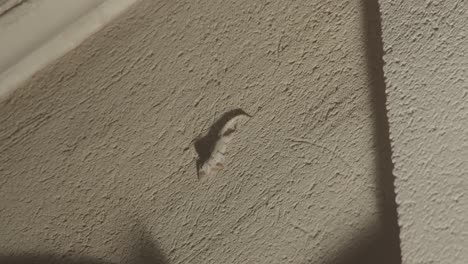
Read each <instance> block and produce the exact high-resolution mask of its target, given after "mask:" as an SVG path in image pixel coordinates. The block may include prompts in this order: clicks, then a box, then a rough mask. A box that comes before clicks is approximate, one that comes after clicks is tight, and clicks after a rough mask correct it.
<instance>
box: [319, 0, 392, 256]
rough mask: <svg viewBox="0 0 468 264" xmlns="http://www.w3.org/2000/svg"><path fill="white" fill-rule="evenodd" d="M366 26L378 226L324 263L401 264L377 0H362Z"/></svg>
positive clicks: (364, 24)
mask: <svg viewBox="0 0 468 264" xmlns="http://www.w3.org/2000/svg"><path fill="white" fill-rule="evenodd" d="M361 6H362V8H363V10H362V14H363V24H362V25H363V28H364V34H365V35H364V38H365V41H366V42H365V47H366V60H367V72H368V83H369V89H370V90H369V94H370V100H371V106H372V111H373V116H374V119H375V120H374V122H373V123H374V127H373V129H374V135H375V136H374V139H373V140H374V144H375V148H376V155H375V160H374V162H375V166H376V171H377V174H376V175H375V176H376V182H377V187H378V191H379V195H378V205H379V208H380V212H381V213H380V216H379V219H378V220H379V228H378V229H376V230H366V231H368V232H367V234H366V235H364V234H363V235H362V236H361V237H356V238H355V239H354V240H353V241H352V242H351V243H349V244H348V245H347V246H346V247H345V248H340V249H338V251H337V252H339V253H338V254H336V255H334V256H330V257H329V258H328V259H325V260H324V262H323V263H336V264H354V263H356V264H357V263H359V264H367V263H369V264H373V263H388V264H398V263H401V250H400V239H399V227H398V218H397V217H398V216H397V205H396V202H395V190H394V176H393V173H392V170H393V163H392V160H391V145H390V138H389V124H388V119H387V113H386V107H385V106H386V94H385V89H386V86H385V79H384V72H383V65H384V62H383V43H382V29H381V20H380V10H379V4H378V1H377V0H363V1H362V3H361Z"/></svg>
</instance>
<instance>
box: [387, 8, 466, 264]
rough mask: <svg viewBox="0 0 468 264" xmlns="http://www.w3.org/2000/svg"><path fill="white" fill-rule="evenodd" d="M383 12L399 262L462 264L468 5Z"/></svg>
mask: <svg viewBox="0 0 468 264" xmlns="http://www.w3.org/2000/svg"><path fill="white" fill-rule="evenodd" d="M381 10H382V19H383V20H382V23H383V39H384V48H385V53H386V55H385V56H384V59H385V62H386V65H385V77H386V80H387V87H388V89H387V91H388V115H389V122H390V132H391V139H392V149H393V161H394V163H395V170H394V174H395V176H396V192H397V203H398V205H399V207H398V208H399V209H398V212H399V224H400V226H401V243H402V255H403V260H404V263H466V262H467V260H468V196H467V191H468V140H467V139H468V21H467V17H468V3H467V2H466V1H425V2H424V3H420V2H415V1H413V2H411V1H407V2H404V1H381Z"/></svg>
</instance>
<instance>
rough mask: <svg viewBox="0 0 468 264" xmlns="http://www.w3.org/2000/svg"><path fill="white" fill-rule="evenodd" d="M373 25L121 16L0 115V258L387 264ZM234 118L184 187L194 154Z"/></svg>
mask: <svg viewBox="0 0 468 264" xmlns="http://www.w3.org/2000/svg"><path fill="white" fill-rule="evenodd" d="M375 10H376V6H375V5H371V6H370V7H369V6H368V4H365V5H363V4H362V3H361V2H357V1H321V0H320V1H318V0H317V1H310V0H307V1H306V0H304V1H251V0H245V1H197V2H193V1H186V2H183V1H141V2H140V3H138V4H137V5H135V6H133V7H132V8H131V9H130V10H128V12H126V13H125V14H124V15H123V16H121V17H120V18H119V19H117V20H115V21H114V22H113V23H111V24H110V25H109V26H107V27H106V28H105V29H103V30H102V31H100V32H99V33H98V34H95V35H94V36H92V37H90V38H89V39H88V40H87V41H85V42H84V43H83V44H82V45H81V46H80V47H78V48H77V49H75V50H73V51H72V52H70V53H68V54H67V55H66V56H64V57H63V58H61V59H60V60H58V61H56V62H54V63H52V64H50V65H49V66H48V67H46V68H45V69H43V70H41V71H40V72H38V73H37V74H36V75H35V76H33V77H32V78H31V79H30V80H28V81H27V82H26V83H25V84H24V85H23V86H22V87H21V88H20V89H18V90H16V91H15V92H14V94H13V95H12V96H11V97H10V98H8V100H6V101H3V102H1V103H0V124H1V126H0V212H1V218H0V254H1V256H3V257H9V256H16V257H18V258H20V257H22V256H23V257H25V258H26V257H31V258H32V257H34V256H36V257H39V256H40V257H43V258H47V257H48V256H66V257H67V259H68V260H69V261H70V260H78V259H81V258H84V257H86V258H89V259H91V258H92V259H95V260H99V259H100V260H102V261H109V262H113V263H131V262H133V263H136V262H138V261H139V262H138V263H143V262H144V261H147V263H150V262H151V261H152V260H155V259H164V260H162V262H164V263H366V261H367V262H368V263H385V262H387V263H397V262H398V259H399V249H398V232H397V231H396V230H395V229H394V226H393V222H392V221H391V220H392V219H393V220H394V218H393V216H392V215H393V214H392V210H391V209H392V208H391V204H392V201H393V199H392V194H391V191H390V192H386V191H385V190H387V189H389V190H391V187H392V186H391V181H390V184H389V178H388V177H389V176H391V175H390V174H389V173H388V172H389V170H390V169H391V165H390V164H389V156H388V148H387V146H386V144H387V143H386V141H385V138H387V137H386V134H385V133H386V132H385V124H384V122H382V120H383V119H384V115H382V113H384V112H382V111H381V109H380V110H379V109H377V108H378V106H379V105H381V106H383V104H378V102H381V100H382V94H381V92H379V91H382V90H381V88H383V86H382V78H381V76H380V75H381V72H379V70H378V68H379V67H378V66H379V65H378V64H379V60H378V59H375V58H378V56H375V55H376V54H374V53H372V52H373V51H378V45H377V48H375V47H372V48H369V45H371V44H372V43H374V41H375V38H374V37H372V38H370V37H369V35H373V33H375V32H373V30H375V25H377V26H378V22H377V21H378V20H377V19H375V18H376V15H375V13H374V12H373V11H375ZM371 11H372V12H371ZM373 36H374V35H373ZM377 44H378V43H377ZM377 55H378V54H377ZM374 59H375V60H374ZM374 61H376V62H377V65H374V64H373V63H374ZM374 74H375V75H376V76H374ZM379 100H380V101H379ZM376 102H377V103H376ZM233 108H242V109H244V110H245V111H246V112H248V113H249V114H251V115H253V117H252V118H251V119H250V120H249V121H248V122H246V123H245V124H243V125H241V126H240V127H239V129H238V131H237V132H236V133H235V135H234V139H233V141H232V142H231V143H230V145H229V146H228V154H227V160H226V164H225V167H226V168H225V170H223V171H222V172H220V173H219V174H218V175H216V176H214V177H208V178H205V179H203V180H198V179H197V176H196V171H195V162H194V159H195V157H196V154H195V151H194V149H193V147H192V145H191V142H192V140H193V139H194V138H195V137H196V136H198V135H200V134H203V133H204V132H205V131H206V129H208V127H209V126H210V125H211V124H212V123H213V122H214V121H215V120H216V118H218V117H219V116H220V115H221V114H222V113H224V112H226V111H228V110H230V109H233ZM382 127H383V128H384V129H382ZM382 131H384V132H382ZM388 187H390V188H388ZM389 208H390V209H389ZM395 221H396V220H395ZM372 255H374V256H372ZM1 256H0V257H1ZM93 263H94V262H93Z"/></svg>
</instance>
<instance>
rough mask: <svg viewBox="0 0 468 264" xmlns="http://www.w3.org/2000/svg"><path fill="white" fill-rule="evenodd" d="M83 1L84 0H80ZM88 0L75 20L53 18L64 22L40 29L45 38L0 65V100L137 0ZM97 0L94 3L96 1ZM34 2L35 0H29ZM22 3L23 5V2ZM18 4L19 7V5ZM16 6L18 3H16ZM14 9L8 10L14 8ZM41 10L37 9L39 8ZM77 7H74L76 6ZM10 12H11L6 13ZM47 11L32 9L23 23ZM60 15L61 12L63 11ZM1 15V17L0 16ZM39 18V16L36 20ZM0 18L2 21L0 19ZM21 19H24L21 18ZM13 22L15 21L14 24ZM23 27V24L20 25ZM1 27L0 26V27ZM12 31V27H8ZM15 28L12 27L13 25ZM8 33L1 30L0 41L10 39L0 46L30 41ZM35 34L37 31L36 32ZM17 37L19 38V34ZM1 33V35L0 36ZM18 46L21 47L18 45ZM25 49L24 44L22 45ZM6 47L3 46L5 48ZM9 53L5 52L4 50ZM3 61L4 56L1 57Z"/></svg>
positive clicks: (29, 21)
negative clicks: (8, 63) (13, 59)
mask: <svg viewBox="0 0 468 264" xmlns="http://www.w3.org/2000/svg"><path fill="white" fill-rule="evenodd" d="M36 1H49V2H57V5H58V6H59V7H63V2H69V1H64V0H36ZM72 1H73V2H75V3H76V2H81V3H84V2H86V1H84V0H80V1H76V0H72ZM82 1H83V2H82ZM92 1H94V2H93V3H94V6H92V4H93V3H92ZM92 1H91V2H90V1H88V2H87V3H88V4H90V6H87V7H85V8H83V9H82V10H83V11H84V12H82V13H80V14H78V16H75V19H74V21H71V22H70V21H55V22H56V23H64V24H65V25H63V26H62V27H60V25H57V24H55V25H53V26H54V27H55V29H56V30H55V32H50V30H49V31H47V30H43V33H44V34H43V35H45V37H46V39H45V40H44V41H41V43H39V45H37V46H36V47H32V50H31V51H29V52H28V50H27V49H26V51H24V50H23V51H21V50H20V51H21V52H22V53H23V54H21V53H20V55H19V56H20V58H18V60H17V61H18V62H17V63H14V64H13V65H11V66H9V65H7V66H4V67H3V69H2V68H0V101H2V100H4V99H5V98H7V97H8V96H9V95H10V94H11V92H13V91H14V90H15V89H16V88H18V87H19V86H20V85H21V84H22V83H23V82H24V81H25V80H27V79H29V78H30V77H31V76H32V75H33V74H34V73H36V72H37V71H39V70H40V69H42V68H43V67H45V66H46V65H47V64H48V63H50V62H51V61H54V60H56V59H58V58H60V57H61V56H63V55H64V54H65V53H67V52H68V51H70V50H72V49H74V48H76V47H77V46H78V45H80V44H81V43H82V42H83V41H84V40H85V39H86V38H88V37H89V36H90V35H92V34H93V33H95V32H97V31H98V30H100V29H101V28H102V27H103V26H104V25H106V24H107V23H109V22H110V21H112V20H113V19H114V18H115V17H117V16H118V15H119V14H121V13H122V12H124V11H125V10H126V9H127V8H129V7H130V6H131V5H132V4H134V3H135V2H137V1H138V0H105V1H97V2H96V0H92ZM96 3H97V4H96ZM32 4H34V1H33V2H32ZM22 6H23V5H22ZM22 6H21V7H22ZM18 8H19V7H18ZM55 10H57V11H59V10H60V12H63V11H64V10H63V9H55ZM14 11H16V8H15V10H13V11H11V12H14ZM40 11H41V10H37V12H40ZM42 11H44V12H49V15H50V9H48V10H46V9H42ZM72 11H73V10H72ZM75 11H76V9H75ZM6 15H10V12H8V14H6ZM47 15H48V14H47V13H44V14H38V13H34V14H32V16H33V17H34V18H35V19H30V20H28V21H26V22H25V23H40V21H41V20H40V18H41V17H44V16H47ZM75 15H76V12H75ZM62 16H63V15H62ZM2 18H4V17H2ZM19 19H27V18H22V17H21V18H19ZM38 19H39V20H38ZM0 22H1V21H0ZM20 22H23V21H20ZM31 25H32V24H31ZM13 26H15V25H13ZM23 29H24V25H23ZM0 30H3V29H1V28H0ZM9 30H10V31H11V30H12V29H11V28H9ZM13 30H14V28H13ZM6 35H7V34H3V37H4V38H5V39H4V41H3V42H2V41H0V43H7V42H9V44H10V45H2V47H0V49H12V50H13V49H18V48H17V47H15V45H14V44H16V43H17V44H20V45H23V46H24V45H28V44H29V45H30V43H20V42H21V41H19V40H16V42H15V40H14V39H11V38H6V37H5V36H6ZM36 35H37V34H36ZM43 35H40V34H39V35H37V36H36V39H33V40H31V42H34V41H37V38H41V37H42V38H44V36H43ZM19 37H20V40H22V39H21V36H19ZM1 38H2V37H1V36H0V39H1ZM19 49H21V47H19ZM23 49H24V47H23ZM6 51H8V50H3V52H6ZM7 55H8V54H7ZM4 61H6V60H4Z"/></svg>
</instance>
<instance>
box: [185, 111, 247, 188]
mask: <svg viewBox="0 0 468 264" xmlns="http://www.w3.org/2000/svg"><path fill="white" fill-rule="evenodd" d="M249 118H251V116H250V115H249V114H247V113H246V112H245V111H244V110H242V109H240V108H237V109H234V110H231V111H228V112H226V113H224V114H223V115H222V116H221V117H220V118H219V119H218V120H217V121H216V122H215V123H214V124H213V125H212V126H211V127H210V129H209V131H208V133H207V134H206V135H205V136H203V137H199V138H197V139H195V143H194V146H195V151H196V152H197V154H198V159H197V160H196V166H197V176H198V179H200V178H202V177H204V176H209V175H213V174H216V173H217V172H219V171H221V170H223V169H224V160H225V154H226V149H227V145H228V143H229V142H230V141H231V140H232V137H233V135H234V132H235V131H236V130H237V126H238V124H239V123H241V122H242V120H245V119H249Z"/></svg>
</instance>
